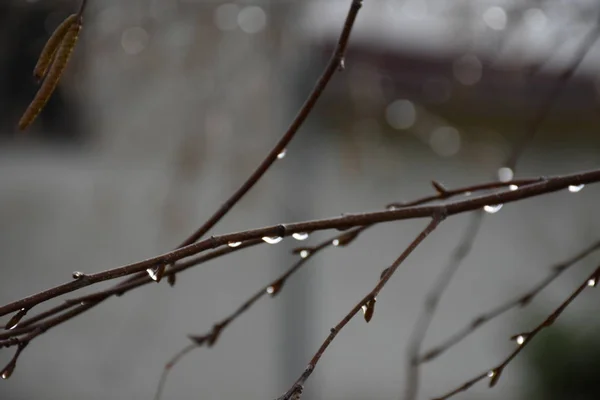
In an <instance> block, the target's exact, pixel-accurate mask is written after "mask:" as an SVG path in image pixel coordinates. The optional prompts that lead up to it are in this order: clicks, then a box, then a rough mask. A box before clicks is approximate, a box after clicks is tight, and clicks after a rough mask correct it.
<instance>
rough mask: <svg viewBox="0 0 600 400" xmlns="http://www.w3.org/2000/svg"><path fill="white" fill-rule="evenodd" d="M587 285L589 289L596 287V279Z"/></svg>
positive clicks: (589, 281)
mask: <svg viewBox="0 0 600 400" xmlns="http://www.w3.org/2000/svg"><path fill="white" fill-rule="evenodd" d="M587 285H588V286H589V287H596V279H594V278H592V279H590V280H588V281H587Z"/></svg>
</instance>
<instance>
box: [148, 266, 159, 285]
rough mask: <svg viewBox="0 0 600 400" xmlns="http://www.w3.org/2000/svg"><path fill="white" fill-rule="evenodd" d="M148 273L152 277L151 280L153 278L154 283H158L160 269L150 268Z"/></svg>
mask: <svg viewBox="0 0 600 400" xmlns="http://www.w3.org/2000/svg"><path fill="white" fill-rule="evenodd" d="M146 272H147V273H148V275H150V278H152V280H153V281H155V282H158V274H157V272H158V268H148V269H147V270H146Z"/></svg>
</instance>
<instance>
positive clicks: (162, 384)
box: [154, 343, 198, 400]
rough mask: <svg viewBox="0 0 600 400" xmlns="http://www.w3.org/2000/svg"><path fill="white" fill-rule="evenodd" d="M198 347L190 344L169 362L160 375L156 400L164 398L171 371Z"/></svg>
mask: <svg viewBox="0 0 600 400" xmlns="http://www.w3.org/2000/svg"><path fill="white" fill-rule="evenodd" d="M196 347H198V346H197V345H196V344H194V343H192V344H188V345H187V346H185V347H184V348H183V349H181V350H180V351H178V352H177V354H175V355H174V356H173V358H171V359H170V360H169V362H168V363H167V364H166V365H165V368H164V369H163V372H162V374H161V375H160V380H159V381H158V388H156V394H155V395H154V400H159V399H160V396H162V392H163V390H164V387H165V382H166V381H167V378H168V377H169V372H170V371H171V369H172V368H173V367H174V366H175V365H176V364H177V363H178V362H179V361H180V360H181V359H182V358H183V357H184V356H185V355H186V354H189V353H190V352H191V351H192V350H194V349H195V348H196Z"/></svg>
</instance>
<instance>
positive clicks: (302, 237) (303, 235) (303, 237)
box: [292, 232, 308, 240]
mask: <svg viewBox="0 0 600 400" xmlns="http://www.w3.org/2000/svg"><path fill="white" fill-rule="evenodd" d="M292 237H293V238H294V239H296V240H306V239H308V233H307V232H297V233H294V234H292Z"/></svg>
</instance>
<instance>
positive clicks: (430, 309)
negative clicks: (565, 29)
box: [404, 24, 600, 400]
mask: <svg viewBox="0 0 600 400" xmlns="http://www.w3.org/2000/svg"><path fill="white" fill-rule="evenodd" d="M599 35H600V26H598V24H596V25H595V26H594V28H593V29H592V30H591V31H590V32H589V33H588V35H586V37H585V38H584V40H583V41H582V43H581V46H580V47H579V49H578V51H577V54H576V56H575V60H574V61H573V63H572V64H571V65H570V66H569V68H567V69H566V70H565V71H564V72H563V73H562V74H561V75H560V76H559V77H558V79H557V80H556V83H555V85H554V87H553V88H552V91H551V93H550V94H549V96H548V97H547V98H546V100H545V102H544V103H543V104H542V105H541V107H540V108H539V110H538V112H537V113H536V114H535V115H534V117H533V118H532V120H531V121H530V123H529V125H528V127H527V129H526V134H525V135H524V137H523V138H522V139H521V140H520V141H519V142H518V143H517V144H516V145H515V146H514V147H513V150H512V151H511V153H510V155H509V156H508V158H507V159H506V161H505V163H504V167H506V168H509V169H510V171H511V172H512V173H514V170H515V168H516V164H517V161H518V160H519V158H520V156H521V154H522V153H523V151H524V149H525V147H527V145H528V144H529V143H530V142H531V141H532V140H533V138H534V137H535V136H536V135H537V133H538V131H539V129H540V127H541V124H542V122H543V121H544V120H545V119H546V117H547V115H548V113H549V112H550V110H551V108H552V106H553V104H554V103H555V101H556V99H557V98H558V96H559V94H560V93H561V91H562V89H563V87H564V86H565V84H566V83H567V82H568V81H569V80H570V79H571V77H572V76H573V74H574V73H575V70H576V69H577V67H578V66H579V65H580V64H581V62H582V61H583V59H584V57H585V55H586V54H587V53H588V52H589V50H590V48H591V47H592V45H593V44H594V43H595V42H596V41H597V40H598V36H599ZM483 215H484V214H483V212H482V211H479V212H478V213H477V214H475V215H474V216H473V218H472V219H471V222H470V224H469V228H468V229H467V230H466V231H465V233H464V234H463V237H462V239H461V241H460V242H459V244H458V246H457V247H456V248H455V249H454V253H453V255H452V257H451V258H450V261H449V263H448V264H447V265H446V267H445V268H444V269H443V270H442V271H441V272H440V274H439V276H438V277H437V279H436V282H435V284H434V285H433V287H432V289H431V291H430V292H429V293H428V295H427V298H426V300H425V306H424V307H423V310H422V312H421V314H420V315H419V317H418V319H417V323H416V324H415V327H414V329H413V332H412V333H411V339H410V340H409V345H408V355H407V367H406V370H407V379H406V383H405V385H406V387H405V392H404V399H405V400H415V399H416V397H417V393H418V389H419V365H420V362H419V354H420V352H421V347H422V345H423V341H424V340H425V336H426V335H427V330H428V329H429V325H430V324H431V321H432V320H433V317H434V315H435V312H436V310H437V306H438V303H439V301H440V299H441V297H442V295H443V294H444V292H445V291H446V289H447V288H448V286H449V285H450V282H451V280H452V278H453V276H454V274H455V273H456V271H457V270H458V268H459V266H460V265H461V264H462V262H463V261H464V260H465V259H466V258H467V257H468V255H469V253H470V252H471V249H472V248H473V243H474V241H475V238H476V237H477V233H478V232H479V228H480V227H481V224H482V222H483Z"/></svg>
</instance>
